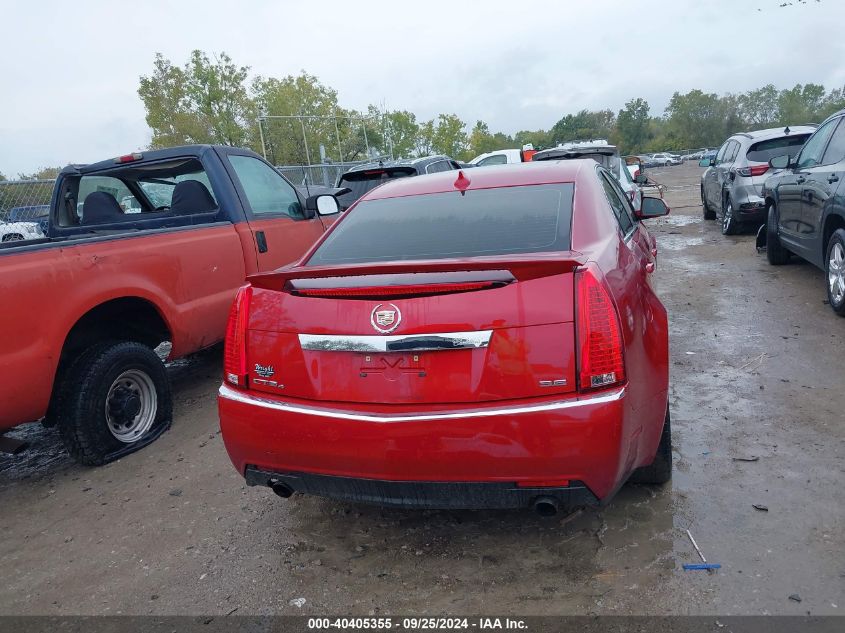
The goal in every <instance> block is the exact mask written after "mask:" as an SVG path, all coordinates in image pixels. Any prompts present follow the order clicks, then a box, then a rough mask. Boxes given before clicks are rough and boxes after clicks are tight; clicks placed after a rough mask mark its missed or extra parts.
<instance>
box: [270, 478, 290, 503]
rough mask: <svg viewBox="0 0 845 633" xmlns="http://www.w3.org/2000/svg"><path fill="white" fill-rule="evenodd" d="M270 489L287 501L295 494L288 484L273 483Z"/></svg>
mask: <svg viewBox="0 0 845 633" xmlns="http://www.w3.org/2000/svg"><path fill="white" fill-rule="evenodd" d="M270 487H271V488H272V489H273V492H275V493H276V494H277V495H279V496H280V497H281V498H282V499H287V498H288V497H290V496H291V495H292V494H293V488H291V487H290V486H288V485H287V484H283V483H282V482H280V481H277V482H275V483H271V484H270Z"/></svg>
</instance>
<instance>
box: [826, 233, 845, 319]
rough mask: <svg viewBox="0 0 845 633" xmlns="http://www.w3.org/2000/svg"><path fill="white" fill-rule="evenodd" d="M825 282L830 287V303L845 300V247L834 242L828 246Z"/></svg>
mask: <svg viewBox="0 0 845 633" xmlns="http://www.w3.org/2000/svg"><path fill="white" fill-rule="evenodd" d="M827 283H828V288H830V300H831V303H833V304H835V305H837V306H839V305H841V304H842V301H843V300H845V249H843V248H842V244H841V243H839V242H835V243H834V244H833V246H831V248H830V258H829V259H828V262H827Z"/></svg>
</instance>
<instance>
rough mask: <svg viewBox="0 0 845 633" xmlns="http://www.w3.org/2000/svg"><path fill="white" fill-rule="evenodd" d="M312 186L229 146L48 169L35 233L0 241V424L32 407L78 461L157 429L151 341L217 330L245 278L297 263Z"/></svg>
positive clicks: (123, 449) (312, 210)
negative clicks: (53, 173)
mask: <svg viewBox="0 0 845 633" xmlns="http://www.w3.org/2000/svg"><path fill="white" fill-rule="evenodd" d="M321 198H322V196H314V197H313V198H307V199H306V198H305V196H303V195H302V193H300V192H299V191H298V190H297V189H296V188H295V187H294V186H293V185H291V183H290V182H288V181H287V180H286V179H285V178H284V176H282V175H281V174H279V173H278V171H276V170H275V169H274V168H273V167H272V166H271V165H269V164H268V163H267V162H265V161H264V160H263V159H262V158H261V157H259V156H258V155H257V154H255V153H253V152H251V151H249V150H244V149H238V148H233V147H219V146H185V147H174V148H169V149H165V150H155V151H149V152H143V153H135V154H129V155H127V156H121V157H119V158H115V159H111V160H106V161H102V162H99V163H96V164H92V165H85V166H70V167H67V168H65V169H64V170H62V172H61V173H60V174H59V177H58V179H57V180H56V184H55V188H54V190H53V195H52V200H51V204H50V213H49V222H48V227H47V234H46V236H44V237H42V238H40V239H31V240H28V241H26V242H9V243H3V244H0V279H2V280H3V288H2V290H3V295H4V296H5V297H6V298H7V299H9V298H14V300H9V301H6V302H5V307H4V309H3V310H2V311H0V350H2V351H0V354H2V357H0V434H1V433H2V432H3V431H5V430H8V429H10V428H12V427H14V426H16V425H18V424H21V423H25V422H31V421H36V420H39V419H42V420H43V421H44V422H45V423H46V424H48V425H51V424H56V425H58V428H59V431H60V432H61V435H62V438H63V440H64V442H65V445H66V446H67V448H68V450H69V452H70V453H71V455H72V456H73V457H74V458H76V459H77V460H78V461H80V462H82V463H84V464H89V465H98V464H103V463H106V462H108V461H112V460H113V459H116V458H118V457H121V456H122V455H125V454H127V453H129V452H132V451H134V450H137V449H138V448H140V447H142V446H145V445H147V444H149V443H150V442H152V441H153V440H155V439H156V438H157V437H158V436H160V435H161V433H162V432H164V431H165V430H166V429H167V428H169V425H170V421H171V398H170V388H169V384H168V380H167V374H166V371H165V366H164V363H163V359H162V358H161V357H160V356H159V355H158V354H157V353H156V351H155V350H156V348H159V346H160V345H161V344H162V343H164V342H169V343H170V351H169V356H168V357H169V358H170V359H174V358H178V357H182V356H185V355H187V354H191V353H193V352H196V351H199V350H201V349H203V348H206V347H209V346H211V345H213V344H215V343H217V342H218V341H220V340H221V339H222V338H223V336H224V333H225V327H226V319H227V315H228V312H229V308H230V305H231V303H232V299H233V298H234V296H235V292H236V290H237V288H238V287H239V286H241V285H242V284H243V282H244V279H245V278H246V276H247V275H250V274H253V273H257V272H261V271H271V270H274V269H276V268H279V267H281V266H283V265H285V264H288V263H290V262H293V261H294V260H297V259H299V257H300V256H301V255H302V254H303V253H304V252H305V251H306V250H307V249H308V248H309V247H310V245H311V244H312V243H313V242H314V241H315V240H316V239H317V238H318V237H319V236H320V235H322V233H323V232H324V230H325V228H326V227H327V226H328V225H329V224H330V223H331V222H332V221H333V218H332V217H323V216H322V215H321V213H333V212H336V211H337V203H336V201H335V200H334V199H333V198H331V196H328V198H330V200H329V204H325V201H323V200H321ZM318 201H319V204H318ZM318 206H319V208H320V211H319V212H318V210H317V209H318ZM160 349H163V348H160Z"/></svg>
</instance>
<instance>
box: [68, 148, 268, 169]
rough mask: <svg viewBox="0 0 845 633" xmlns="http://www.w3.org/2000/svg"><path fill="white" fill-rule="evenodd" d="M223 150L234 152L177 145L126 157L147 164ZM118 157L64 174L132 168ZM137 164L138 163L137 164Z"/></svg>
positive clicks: (81, 166) (76, 166)
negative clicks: (133, 157) (136, 156)
mask: <svg viewBox="0 0 845 633" xmlns="http://www.w3.org/2000/svg"><path fill="white" fill-rule="evenodd" d="M218 147H219V148H221V149H224V150H232V149H233V148H232V147H230V146H227V145H203V144H196V145H176V146H174V147H167V148H165V149H141V150H135V151H134V152H127V153H126V155H129V154H141V156H142V157H141V158H140V159H139V160H138V163H141V164H143V163H146V162H148V161H153V160H161V159H168V158H201V157H202V156H203V154H205V153H206V152H207V151H209V150H213V149H215V148H218ZM238 151H239V152H241V151H242V152H244V153H246V154H249V155H250V156H255V157H256V158H261V156H259V155H258V154H256V153H255V152H253V151H252V150H248V149H241V148H238ZM117 158H118V157H117V156H113V157H111V158H107V159H106V160H101V161H98V162H96V163H89V164H81V165H68V166H67V167H65V168H64V169H62V172H61V173H63V174H66V173H70V174H77V175H78V174H86V173H90V172H97V171H103V170H105V169H114V168H116V167H132V163H122V164H121V163H118V162H117ZM136 164H137V163H136Z"/></svg>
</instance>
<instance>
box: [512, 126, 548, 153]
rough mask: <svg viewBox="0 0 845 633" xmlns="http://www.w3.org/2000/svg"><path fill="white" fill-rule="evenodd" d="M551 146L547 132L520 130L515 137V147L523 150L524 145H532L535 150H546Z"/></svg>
mask: <svg viewBox="0 0 845 633" xmlns="http://www.w3.org/2000/svg"><path fill="white" fill-rule="evenodd" d="M549 144H550V142H549V133H548V132H547V131H546V130H533V131H532V130H520V131H519V132H517V133H516V134H514V135H513V145H514V146H516V147H517V148H518V149H522V146H523V145H532V146H533V147H534V149H544V148H545V147H547V146H548V145H549Z"/></svg>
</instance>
